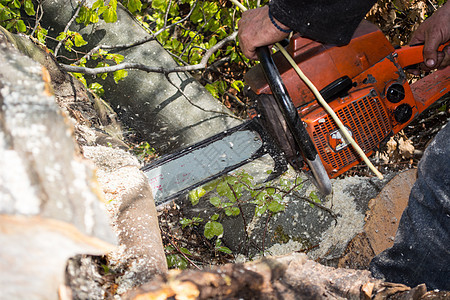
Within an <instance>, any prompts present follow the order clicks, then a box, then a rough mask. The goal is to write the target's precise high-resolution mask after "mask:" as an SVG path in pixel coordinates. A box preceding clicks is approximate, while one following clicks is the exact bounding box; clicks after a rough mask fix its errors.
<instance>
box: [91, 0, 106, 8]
mask: <svg viewBox="0 0 450 300" xmlns="http://www.w3.org/2000/svg"><path fill="white" fill-rule="evenodd" d="M103 6H104V0H97V1H95V2H94V4H92V9H97V8H100V7H103Z"/></svg>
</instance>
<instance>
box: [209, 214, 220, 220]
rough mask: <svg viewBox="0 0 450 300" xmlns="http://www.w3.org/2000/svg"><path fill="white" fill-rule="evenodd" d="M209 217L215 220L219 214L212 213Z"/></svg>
mask: <svg viewBox="0 0 450 300" xmlns="http://www.w3.org/2000/svg"><path fill="white" fill-rule="evenodd" d="M210 219H211V220H213V221H217V219H219V214H213V215H212V216H211V217H210Z"/></svg>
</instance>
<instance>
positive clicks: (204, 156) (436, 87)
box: [142, 21, 450, 205]
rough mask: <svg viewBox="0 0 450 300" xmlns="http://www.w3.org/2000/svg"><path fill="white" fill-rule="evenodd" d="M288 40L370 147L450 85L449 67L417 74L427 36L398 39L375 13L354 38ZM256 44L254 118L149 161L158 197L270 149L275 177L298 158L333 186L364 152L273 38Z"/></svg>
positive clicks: (162, 199)
mask: <svg viewBox="0 0 450 300" xmlns="http://www.w3.org/2000/svg"><path fill="white" fill-rule="evenodd" d="M442 48H443V46H441V47H440V49H442ZM285 49H286V50H287V52H288V53H289V54H290V55H291V57H292V58H293V59H294V61H295V63H296V64H297V65H298V66H299V67H300V69H301V70H302V71H303V72H304V73H305V75H306V76H307V77H308V78H309V79H310V80H311V82H312V83H313V84H314V85H315V86H316V87H317V88H318V89H319V91H320V94H321V95H322V97H323V98H324V99H325V101H326V102H327V103H328V104H329V106H330V107H331V108H332V109H333V111H334V112H335V113H336V114H337V116H338V117H339V119H340V120H341V121H342V123H343V124H344V127H345V130H346V131H347V132H348V133H349V134H350V136H351V137H352V138H353V139H354V140H355V141H356V143H357V144H358V145H359V147H360V148H361V149H362V150H363V152H364V153H365V154H366V155H367V156H369V155H371V154H373V153H374V152H375V151H377V150H378V149H379V148H380V146H381V145H383V144H384V143H386V142H387V141H388V140H389V138H390V137H391V136H393V135H395V134H396V133H398V132H399V131H400V130H402V129H403V128H404V127H405V126H407V125H408V124H409V123H410V122H411V121H412V120H413V119H414V118H416V117H417V116H418V115H419V114H420V113H422V112H423V111H424V110H426V109H427V108H428V107H429V106H430V105H431V104H433V103H435V102H436V101H437V100H438V99H440V98H441V97H442V96H444V95H445V94H446V93H448V92H449V89H450V67H447V68H445V69H441V70H437V71H435V72H432V73H431V74H429V75H427V76H425V77H423V78H421V79H420V80H418V81H416V82H414V83H412V84H410V83H409V82H408V80H407V77H406V73H405V70H406V69H407V68H409V67H413V66H416V65H417V64H419V63H421V62H423V55H422V52H423V45H416V46H404V47H399V48H397V49H396V48H394V47H393V46H392V45H391V44H390V42H389V41H388V40H387V39H386V37H385V35H384V34H383V33H382V32H381V31H380V30H379V29H378V27H376V26H375V25H373V24H371V23H369V22H366V21H364V22H362V23H361V24H360V26H359V27H358V28H357V30H356V31H355V34H354V35H353V37H352V39H351V41H350V43H349V44H347V45H345V46H341V47H337V46H333V45H326V44H321V43H319V42H316V41H313V40H310V39H306V38H302V37H301V36H300V35H298V34H296V35H293V36H292V37H291V39H290V40H289V43H288V45H286V46H285ZM257 53H258V57H259V60H260V64H258V65H256V66H255V67H253V68H252V69H250V70H249V71H248V72H247V74H246V75H245V78H244V79H245V82H246V84H248V86H249V87H250V89H251V94H252V95H253V97H255V102H256V106H255V109H253V110H250V113H249V115H250V118H249V120H247V121H244V122H243V123H242V124H240V125H238V126H236V127H234V128H231V129H228V130H226V131H225V132H222V133H219V134H217V135H215V136H212V137H210V138H208V139H206V140H203V141H201V142H198V143H196V144H194V145H191V146H189V147H187V148H185V149H182V150H180V151H177V152H175V153H172V154H168V155H165V156H162V157H161V158H159V159H157V160H156V161H154V162H152V163H151V164H149V165H146V166H144V167H143V168H142V170H143V172H144V173H145V174H146V175H147V177H148V180H149V183H150V186H151V188H152V191H153V197H154V200H155V203H156V205H162V204H165V203H167V202H168V201H170V200H173V199H174V198H176V197H179V196H180V195H184V194H186V193H187V192H188V191H190V190H193V189H195V188H196V187H199V186H201V185H203V184H205V183H207V182H209V181H211V180H214V179H216V178H218V177H220V176H223V175H225V174H227V173H229V172H231V171H233V170H235V169H237V168H239V167H241V166H243V165H245V164H247V163H249V162H251V161H253V160H255V159H257V158H260V157H261V156H263V155H267V154H268V155H270V156H271V157H272V158H273V160H274V162H275V164H274V171H273V172H272V173H271V176H270V177H269V178H268V180H271V179H274V178H275V177H277V176H279V175H281V174H282V173H284V172H285V171H286V170H287V168H288V165H290V166H291V167H292V168H293V169H294V170H296V171H298V172H305V173H306V174H309V175H310V177H311V179H312V181H313V182H314V184H315V185H316V186H317V188H318V190H319V191H320V192H321V193H322V194H324V195H327V194H329V193H330V192H331V190H332V187H331V181H330V179H331V178H335V177H337V176H339V175H341V174H343V173H344V172H346V171H348V170H349V169H350V168H352V167H353V166H355V165H357V164H359V163H361V162H362V159H361V158H360V157H359V156H358V154H357V153H356V151H355V150H354V149H353V148H352V146H351V145H350V144H349V142H348V141H347V140H346V138H345V137H344V135H343V134H342V132H341V131H340V130H339V129H338V127H337V125H336V124H335V122H334V121H333V119H332V118H331V117H330V116H329V115H328V113H327V112H326V111H325V110H324V108H323V107H322V106H321V105H320V104H319V102H318V101H317V99H316V97H315V96H314V94H313V93H312V91H311V90H310V88H309V87H308V86H307V85H306V84H305V83H304V82H303V81H302V80H301V79H300V78H299V77H298V75H297V74H296V73H295V70H294V69H293V68H292V66H291V65H290V64H289V63H288V62H287V60H286V59H285V58H284V57H283V55H282V54H281V53H280V52H276V53H274V54H273V55H272V54H271V51H270V50H269V48H267V47H262V48H259V49H258V50H257Z"/></svg>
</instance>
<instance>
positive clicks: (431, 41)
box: [423, 37, 439, 68]
mask: <svg viewBox="0 0 450 300" xmlns="http://www.w3.org/2000/svg"><path fill="white" fill-rule="evenodd" d="M438 47H439V40H438V39H435V38H433V37H430V38H428V39H427V40H426V41H425V45H424V47H423V61H424V63H425V65H426V66H427V67H429V68H434V67H435V66H436V63H437V49H438Z"/></svg>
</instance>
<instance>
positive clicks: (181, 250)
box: [180, 247, 192, 256]
mask: <svg viewBox="0 0 450 300" xmlns="http://www.w3.org/2000/svg"><path fill="white" fill-rule="evenodd" d="M180 252H182V253H184V254H186V255H190V256H192V253H191V252H190V251H189V250H188V249H186V248H184V247H181V248H180Z"/></svg>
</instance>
